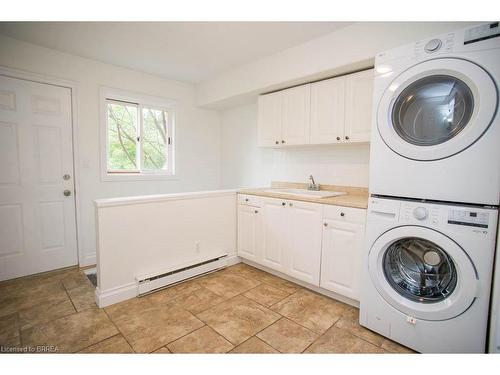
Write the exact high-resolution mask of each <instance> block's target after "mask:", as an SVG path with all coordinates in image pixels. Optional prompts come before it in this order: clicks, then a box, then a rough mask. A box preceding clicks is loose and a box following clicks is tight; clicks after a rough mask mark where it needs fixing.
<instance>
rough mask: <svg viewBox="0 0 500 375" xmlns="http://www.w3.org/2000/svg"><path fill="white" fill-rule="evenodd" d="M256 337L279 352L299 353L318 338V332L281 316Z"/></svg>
mask: <svg viewBox="0 0 500 375" xmlns="http://www.w3.org/2000/svg"><path fill="white" fill-rule="evenodd" d="M257 337H258V338H259V339H261V340H262V341H265V342H266V343H268V344H269V345H271V346H272V347H273V348H274V349H277V350H279V351H280V352H281V353H301V352H302V351H304V349H306V348H307V347H308V346H309V345H311V343H312V342H313V341H314V340H316V339H317V338H318V334H316V333H314V332H312V331H310V330H308V329H307V328H304V327H302V326H299V325H298V324H297V323H294V322H292V321H290V320H288V319H286V318H282V319H280V320H278V321H277V322H276V323H274V324H273V325H271V326H269V327H267V328H266V329H264V330H263V331H261V332H259V333H258V334H257Z"/></svg>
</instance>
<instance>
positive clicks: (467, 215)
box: [448, 208, 490, 228]
mask: <svg viewBox="0 0 500 375" xmlns="http://www.w3.org/2000/svg"><path fill="white" fill-rule="evenodd" d="M489 222H490V220H489V213H488V212H478V210H474V209H470V210H469V209H463V208H459V209H450V210H448V224H456V225H465V226H469V227H477V228H488V225H489Z"/></svg>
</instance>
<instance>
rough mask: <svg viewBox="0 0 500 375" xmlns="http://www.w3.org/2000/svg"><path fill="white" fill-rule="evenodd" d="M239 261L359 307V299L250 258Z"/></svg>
mask: <svg viewBox="0 0 500 375" xmlns="http://www.w3.org/2000/svg"><path fill="white" fill-rule="evenodd" d="M241 261H242V262H243V263H245V264H248V265H249V266H252V267H255V268H258V269H260V270H262V271H265V272H267V273H270V274H272V275H275V276H278V277H281V278H282V279H285V280H288V281H291V282H292V283H295V284H298V285H300V286H303V287H304V288H307V289H310V290H312V291H315V292H316V293H319V294H323V295H324V296H327V297H330V298H332V299H335V300H337V301H340V302H343V303H346V304H348V305H351V306H354V307H357V308H359V301H356V300H353V299H351V298H349V297H345V296H343V295H340V294H338V293H335V292H332V291H329V290H326V289H323V288H320V287H318V286H315V285H311V284H308V283H306V282H304V281H301V280H297V279H295V278H293V277H290V276H288V275H285V274H283V273H281V272H278V271H275V270H273V269H271V268H268V267H266V266H262V265H260V264H258V263H255V262H252V261H251V260H247V259H242V260H241Z"/></svg>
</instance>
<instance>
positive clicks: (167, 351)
mask: <svg viewBox="0 0 500 375" xmlns="http://www.w3.org/2000/svg"><path fill="white" fill-rule="evenodd" d="M152 354H170V350H168V348H167V347H166V346H163V347H161V348H160V349H158V350H155V351H154V352H153V353H152Z"/></svg>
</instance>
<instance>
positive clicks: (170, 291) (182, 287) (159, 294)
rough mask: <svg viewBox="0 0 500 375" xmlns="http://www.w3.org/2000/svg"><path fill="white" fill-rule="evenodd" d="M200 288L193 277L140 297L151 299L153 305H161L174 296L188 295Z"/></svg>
mask: <svg viewBox="0 0 500 375" xmlns="http://www.w3.org/2000/svg"><path fill="white" fill-rule="evenodd" d="M200 288H201V287H200V285H199V284H198V282H197V279H193V280H188V281H185V282H182V283H180V284H176V285H173V286H170V287H168V288H165V289H162V290H159V291H156V292H154V293H151V294H149V295H147V296H144V297H142V298H144V299H147V300H149V301H151V302H152V303H153V304H154V305H155V306H161V305H165V304H168V303H169V302H170V301H172V300H173V299H175V298H178V297H181V296H186V295H189V294H191V293H193V292H195V291H197V290H198V289H200Z"/></svg>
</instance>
